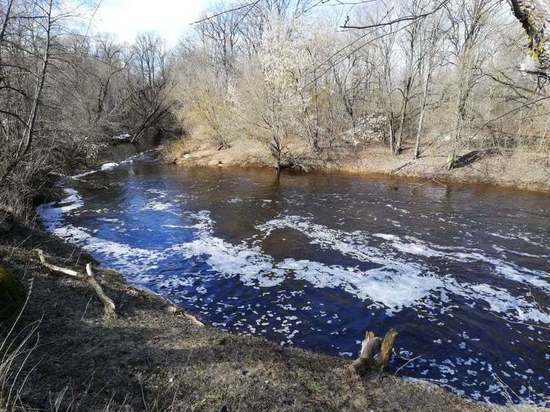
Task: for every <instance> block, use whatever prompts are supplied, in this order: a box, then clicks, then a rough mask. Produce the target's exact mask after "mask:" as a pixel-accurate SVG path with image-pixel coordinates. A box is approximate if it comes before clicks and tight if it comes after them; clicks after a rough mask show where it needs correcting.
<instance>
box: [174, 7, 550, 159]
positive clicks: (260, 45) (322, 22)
mask: <svg viewBox="0 0 550 412" xmlns="http://www.w3.org/2000/svg"><path fill="white" fill-rule="evenodd" d="M531 3H532V4H531ZM224 11H228V12H224ZM544 11H547V6H545V5H544V4H542V3H540V2H538V1H533V2H528V1H512V2H510V3H509V2H506V1H502V0H400V1H397V2H394V1H392V2H389V1H385V0H378V1H357V2H339V1H337V2H333V1H315V0H311V1H310V0H293V1H292V0H260V1H253V2H250V3H246V4H245V5H243V3H242V2H232V1H224V2H221V3H219V4H217V5H216V6H215V7H213V8H212V9H211V10H209V11H208V12H207V14H206V16H205V17H204V18H203V19H201V20H199V21H198V22H197V23H196V24H195V25H194V30H193V31H192V32H191V33H190V34H189V35H188V36H187V37H186V38H185V39H184V40H183V41H182V42H181V44H180V47H179V50H177V53H176V55H177V66H176V69H175V76H176V78H177V79H178V92H177V96H176V100H178V102H179V107H180V109H179V116H180V118H181V119H182V121H183V122H184V124H185V125H186V128H187V129H188V130H189V131H190V133H191V135H192V136H193V137H194V138H196V139H204V140H205V141H215V142H216V145H217V146H218V148H220V149H223V148H227V147H229V146H231V145H232V144H234V143H235V142H236V141H238V140H241V139H249V138H253V139H256V140H259V141H261V142H264V143H265V145H266V147H268V148H269V150H270V153H271V154H272V157H273V159H274V162H275V164H276V165H277V167H278V168H279V167H282V166H284V165H285V164H292V163H295V162H296V161H300V159H302V160H303V158H304V156H305V157H309V158H311V157H314V158H316V159H322V160H327V159H330V158H333V157H335V156H337V154H338V153H341V152H342V151H344V152H345V151H348V152H349V151H354V150H356V147H357V146H358V145H364V144H367V143H369V142H379V143H383V144H385V145H387V147H388V150H389V151H390V152H391V153H393V154H395V155H396V156H404V157H408V158H412V159H416V158H418V157H420V156H421V155H422V152H423V150H424V149H425V148H426V147H427V146H432V145H441V146H443V147H444V148H445V150H446V152H447V153H448V156H449V162H448V164H449V167H452V166H453V164H454V162H455V160H456V158H457V156H458V155H459V154H460V153H462V152H464V150H465V149H470V148H478V149H480V148H492V147H499V148H501V149H502V150H503V151H510V150H518V149H522V150H523V149H525V150H527V149H528V150H535V151H539V152H540V150H541V149H544V150H545V151H546V153H547V150H548V144H547V138H546V133H547V128H548V120H549V117H548V115H547V114H548V110H549V108H550V106H549V102H548V100H549V97H548V95H547V83H548V81H549V77H548V66H547V60H546V57H544V56H547V51H548V45H547V42H546V39H547V36H548V32H549V30H548V29H547V26H548V18H546V19H545V17H544V16H545V15H544V13H543V12H544ZM537 13H538V14H537ZM518 20H519V21H518ZM519 23H521V24H519ZM545 30H546V31H545ZM526 33H527V36H526ZM528 50H530V52H529V53H528ZM529 55H530V56H531V57H529ZM197 68H200V69H197Z"/></svg>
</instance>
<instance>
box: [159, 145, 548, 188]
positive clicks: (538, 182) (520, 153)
mask: <svg viewBox="0 0 550 412" xmlns="http://www.w3.org/2000/svg"><path fill="white" fill-rule="evenodd" d="M413 150H414V148H413V147H404V149H403V152H402V153H401V154H400V155H399V156H394V155H392V154H391V152H390V151H389V150H388V148H387V147H386V146H383V145H380V144H370V145H361V146H356V147H349V146H347V147H340V148H334V149H333V150H331V151H330V155H326V154H325V155H318V156H314V155H312V154H311V151H309V150H308V149H307V148H306V147H303V146H298V145H295V146H292V145H291V146H290V147H289V152H290V153H292V156H291V157H292V158H294V159H296V162H297V164H298V165H299V166H300V167H301V168H303V169H306V170H318V171H323V172H335V173H352V174H359V175H368V174H383V175H390V176H401V177H412V178H420V179H426V180H431V181H435V182H436V183H444V182H445V183H446V182H451V183H452V182H458V183H476V184H478V183H482V184H490V185H497V186H502V187H509V188H515V189H524V190H532V191H539V192H550V157H549V155H548V153H545V152H536V151H533V150H513V151H500V152H495V153H493V154H491V155H490V156H486V157H483V158H481V159H479V160H476V161H474V162H472V163H470V164H468V165H465V166H463V167H458V168H454V169H452V170H449V169H448V163H447V161H448V148H446V147H445V146H444V145H437V144H435V143H432V144H429V145H427V146H426V148H425V149H424V150H423V152H422V154H421V156H420V158H419V159H417V160H413ZM473 150H474V149H472V148H464V149H463V150H461V151H460V152H459V153H458V155H464V154H466V153H469V152H472V151H473ZM164 154H165V158H166V159H167V160H168V161H170V162H173V163H176V164H178V165H181V166H215V167H230V166H242V167H248V166H260V167H275V163H274V160H273V159H272V157H271V155H270V153H269V151H268V150H267V147H266V146H265V145H263V144H261V143H260V142H258V141H254V140H239V141H237V142H235V144H234V145H233V146H231V147H230V148H228V149H224V150H217V148H216V147H215V146H214V145H212V144H209V143H204V142H198V141H195V140H193V139H192V138H184V139H181V140H179V141H177V142H175V143H172V144H170V145H168V146H167V147H166V148H165V149H164Z"/></svg>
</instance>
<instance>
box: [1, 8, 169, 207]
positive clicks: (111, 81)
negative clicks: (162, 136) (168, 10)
mask: <svg viewBox="0 0 550 412" xmlns="http://www.w3.org/2000/svg"><path fill="white" fill-rule="evenodd" d="M89 17H90V16H88V15H86V16H82V15H81V14H80V13H79V12H78V10H74V11H71V10H67V8H66V7H62V4H61V3H60V2H57V1H55V0H1V1H0V142H1V143H2V144H1V145H0V205H2V207H3V208H4V209H8V210H9V211H11V212H12V213H14V214H18V215H21V214H23V216H22V217H23V218H29V217H30V215H27V213H32V212H31V211H32V208H31V207H30V206H32V204H33V203H35V202H37V201H38V200H39V199H37V196H40V195H42V194H43V193H44V189H45V188H49V187H51V183H52V181H53V180H55V179H56V178H57V177H58V176H59V175H62V174H66V173H69V172H71V171H74V170H75V169H79V168H80V169H82V168H85V167H86V166H87V165H89V164H91V163H92V162H93V160H94V159H95V158H97V156H98V154H99V153H101V151H102V150H103V151H104V150H106V148H108V147H109V145H110V144H111V142H112V141H113V139H114V138H119V139H121V138H124V137H127V138H128V140H130V141H137V140H139V139H140V138H141V137H142V136H143V135H144V134H146V133H151V130H152V129H155V130H156V129H158V128H161V127H163V124H165V123H166V122H167V121H168V120H169V116H170V103H169V99H168V98H167V92H168V90H169V89H170V87H171V85H172V80H171V78H170V76H169V64H168V53H167V51H166V50H165V48H164V43H163V40H162V39H161V38H160V37H159V36H158V35H155V34H152V33H146V34H142V35H140V36H138V37H137V39H136V40H135V42H134V43H133V44H131V45H128V44H124V45H123V44H120V43H118V42H117V41H116V40H115V39H114V38H113V37H112V36H110V35H108V34H104V35H93V36H92V35H88V34H87V33H86V31H83V30H82V29H81V26H82V25H83V24H86V23H87V22H88V21H89Z"/></svg>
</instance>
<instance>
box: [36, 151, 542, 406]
mask: <svg viewBox="0 0 550 412" xmlns="http://www.w3.org/2000/svg"><path fill="white" fill-rule="evenodd" d="M64 189H65V192H66V198H65V199H63V201H61V202H57V203H52V204H48V205H44V206H42V207H41V208H40V213H41V216H42V219H43V222H44V224H45V226H46V227H47V228H48V229H49V230H50V231H52V232H53V233H55V234H57V235H59V236H61V237H62V238H64V239H66V240H68V241H69V242H72V243H74V244H76V245H79V246H82V247H83V248H84V249H86V250H88V251H89V252H90V253H91V254H92V255H93V256H94V257H95V258H97V260H98V261H100V262H101V263H102V264H103V265H104V266H107V267H111V268H114V269H117V270H119V271H120V272H121V273H123V274H124V275H125V276H126V278H127V279H128V280H129V281H130V282H131V283H132V284H134V285H138V286H140V287H144V288H148V289H150V290H152V291H154V292H157V293H159V294H161V295H164V296H166V297H168V298H170V299H171V300H172V301H173V302H175V303H177V304H179V305H181V306H183V307H184V308H186V309H188V310H189V311H191V312H193V313H195V314H197V315H198V316H199V317H200V318H201V319H202V320H204V321H206V322H208V323H210V324H212V325H215V326H217V327H219V328H222V329H226V330H229V331H232V332H234V333H240V334H250V335H257V336H263V337H266V338H268V339H270V340H273V341H275V342H278V343H280V344H281V345H285V346H286V345H293V346H298V347H302V348H307V349H311V350H315V351H322V352H325V353H329V354H333V355H338V356H343V357H349V358H354V357H356V356H357V352H358V350H359V348H360V340H361V338H362V336H363V335H364V332H365V330H367V329H369V330H375V331H376V332H377V333H378V334H382V333H384V332H385V331H387V330H388V329H389V328H390V327H394V328H396V329H397V330H398V332H399V336H398V338H397V342H396V354H395V356H394V357H393V359H392V363H391V367H392V369H393V370H394V371H395V370H397V369H398V368H400V367H401V366H403V365H405V366H404V367H403V368H402V369H401V370H400V371H399V374H400V375H401V376H404V377H411V378H420V379H425V380H429V381H431V382H434V383H436V384H438V385H441V386H445V387H447V388H450V389H451V390H453V391H455V392H457V393H460V394H464V395H466V396H468V397H470V398H472V399H475V400H480V401H489V402H495V403H508V402H514V403H519V402H522V403H524V402H528V403H534V404H538V405H548V403H549V395H550V383H549V382H550V376H549V372H548V371H549V369H550V368H549V367H550V351H549V342H550V331H549V329H548V328H549V327H550V310H549V303H550V298H549V296H550V264H549V261H550V246H549V245H550V196H548V195H536V194H530V193H523V192H514V191H503V190H497V189H489V188H483V187H472V186H470V187H461V186H444V185H438V184H430V183H425V182H414V181H413V182H411V181H392V180H389V179H387V178H372V177H371V178H366V177H353V176H339V175H322V174H308V175H288V174H283V176H282V177H281V181H280V183H279V184H277V182H276V181H275V179H274V173H273V172H272V171H267V170H228V169H219V170H218V169H207V168H197V169H181V168H177V167H175V166H170V165H162V164H160V163H159V162H158V161H157V160H156V159H155V155H154V154H151V153H149V154H146V155H143V156H139V157H135V158H133V159H129V160H128V161H126V162H121V163H119V164H107V165H104V166H103V167H102V169H101V170H98V171H96V172H94V173H89V174H85V175H81V176H78V177H76V178H73V179H68V180H67V182H66V183H65V185H64ZM411 359H414V360H412V361H409V362H408V360H411ZM407 362H408V363H407Z"/></svg>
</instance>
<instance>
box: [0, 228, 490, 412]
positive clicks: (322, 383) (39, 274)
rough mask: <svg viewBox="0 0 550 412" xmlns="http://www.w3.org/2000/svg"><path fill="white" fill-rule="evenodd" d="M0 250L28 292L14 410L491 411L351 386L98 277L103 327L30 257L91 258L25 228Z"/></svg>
mask: <svg viewBox="0 0 550 412" xmlns="http://www.w3.org/2000/svg"><path fill="white" fill-rule="evenodd" d="M0 239H1V240H0V256H1V265H2V266H3V267H4V268H5V269H7V270H8V271H10V272H12V273H14V274H15V275H16V276H17V277H18V278H19V279H20V280H21V281H22V282H23V283H24V284H26V285H29V282H32V292H31V295H30V299H29V301H28V304H27V307H26V309H25V311H24V313H23V315H22V318H21V319H20V321H19V323H18V326H17V327H16V331H15V333H20V334H21V335H20V338H22V337H24V336H25V335H26V334H27V333H28V331H29V325H31V324H32V323H33V322H38V327H37V329H36V331H35V332H34V333H33V334H32V336H31V338H30V340H29V344H28V347H26V349H25V350H28V355H29V357H28V359H26V361H25V364H24V366H23V369H22V372H21V373H20V377H19V379H18V381H17V382H16V385H15V388H16V390H19V388H20V391H19V392H18V395H17V396H18V398H19V399H18V404H19V405H20V409H21V410H31V409H32V410H35V409H38V410H43V409H48V408H50V407H51V405H57V407H61V409H63V410H120V409H121V408H124V410H174V411H175V410H183V409H191V410H226V411H231V410H320V409H322V410H367V409H371V410H419V411H420V410H422V411H429V410H433V411H439V410H449V411H465V410H477V411H482V410H490V408H489V406H487V405H482V404H474V403H471V402H468V401H465V400H463V399H461V398H459V397H457V396H455V395H452V394H450V393H448V392H446V391H445V390H443V389H440V388H437V387H434V386H432V385H430V384H427V383H422V382H417V381H414V382H413V381H404V380H402V379H400V378H399V377H396V376H394V375H392V374H385V375H381V376H380V375H375V376H371V377H368V378H365V379H360V378H357V377H350V375H349V373H348V372H347V368H348V366H349V363H350V362H349V361H346V360H344V359H340V358H335V357H330V356H325V355H321V354H316V353H312V352H306V351H303V350H299V349H293V348H282V347H280V346H278V345H277V344H274V343H271V342H268V341H267V340H264V339H260V338H255V337H248V336H237V335H234V334H229V333H225V332H221V331H219V330H217V329H215V328H212V327H209V326H204V327H201V326H199V325H197V324H196V322H193V321H192V320H190V319H188V318H187V317H186V316H184V315H183V313H182V312H180V311H174V309H173V305H171V304H170V303H169V302H167V301H166V300H164V299H162V298H160V297H158V296H156V295H153V294H150V293H148V292H145V291H142V290H139V289H135V288H133V287H131V286H129V285H128V284H127V283H126V282H125V281H124V279H123V278H122V277H121V276H120V275H118V274H117V273H116V272H113V271H107V270H101V271H99V270H98V271H96V272H97V278H98V281H99V282H100V283H101V285H102V286H103V289H104V290H105V292H106V293H107V294H108V295H109V296H110V297H111V299H112V300H113V301H114V302H115V305H116V312H117V318H116V319H111V320H104V319H103V317H102V315H103V311H102V306H101V304H100V302H99V301H98V300H97V298H96V297H95V295H94V293H93V292H92V290H91V289H90V287H89V285H87V283H86V282H83V281H81V280H78V279H72V278H70V277H66V276H63V275H58V274H55V273H52V272H51V271H49V270H47V269H46V268H44V267H43V266H42V265H41V264H40V262H39V260H38V258H37V256H36V253H35V248H41V249H43V250H44V251H45V253H46V254H47V256H48V259H49V260H50V261H51V262H52V263H56V264H58V265H61V266H65V267H70V268H74V269H75V270H78V271H80V272H83V271H84V267H83V266H84V264H85V263H87V262H90V261H92V258H91V257H90V256H89V255H87V254H86V253H85V252H83V251H82V250H80V249H78V248H76V247H74V246H70V245H68V244H65V243H63V242H62V241H60V240H59V239H57V238H55V237H52V236H50V235H48V234H45V233H44V232H42V231H40V230H36V229H29V228H27V227H23V226H16V227H15V228H12V229H11V231H10V232H8V233H3V234H2V236H1V238H0ZM35 342H36V343H35ZM22 358H23V357H22ZM23 381H26V382H25V383H24V384H23ZM104 408H106V409H104Z"/></svg>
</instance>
